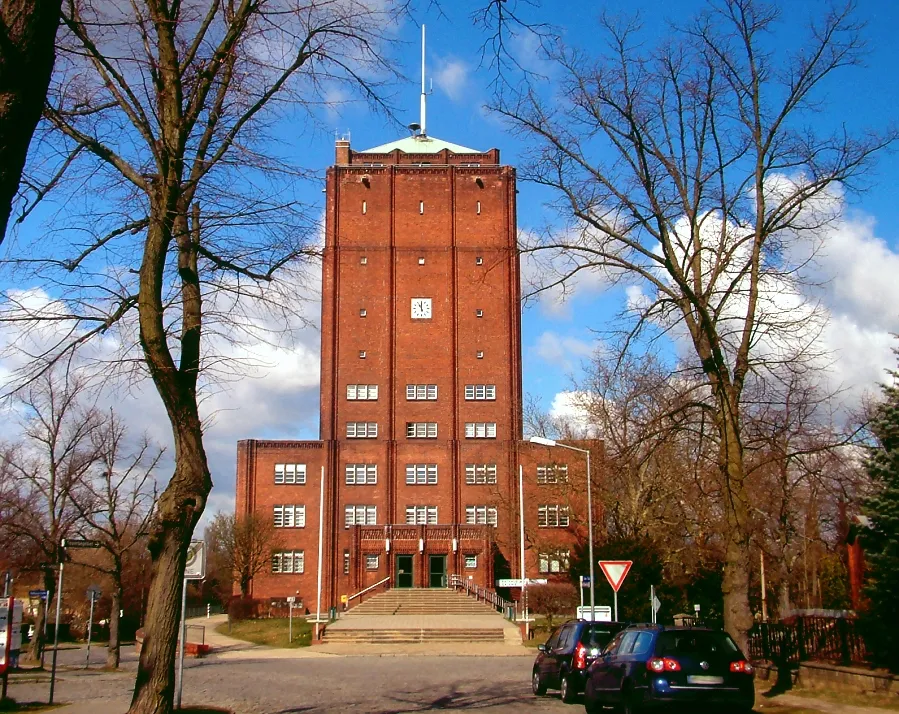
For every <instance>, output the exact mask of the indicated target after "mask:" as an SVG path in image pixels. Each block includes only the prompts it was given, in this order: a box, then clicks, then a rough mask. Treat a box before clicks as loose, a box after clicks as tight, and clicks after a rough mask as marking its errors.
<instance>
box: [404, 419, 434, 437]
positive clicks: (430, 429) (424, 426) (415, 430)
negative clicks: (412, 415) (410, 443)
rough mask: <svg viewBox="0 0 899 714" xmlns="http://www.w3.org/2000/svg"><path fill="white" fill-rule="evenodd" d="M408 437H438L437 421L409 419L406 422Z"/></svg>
mask: <svg viewBox="0 0 899 714" xmlns="http://www.w3.org/2000/svg"><path fill="white" fill-rule="evenodd" d="M406 437H407V438H409V439H436V438H437V422H436V421H409V422H406Z"/></svg>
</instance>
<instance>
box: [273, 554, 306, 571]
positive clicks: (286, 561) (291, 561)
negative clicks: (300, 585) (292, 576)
mask: <svg viewBox="0 0 899 714" xmlns="http://www.w3.org/2000/svg"><path fill="white" fill-rule="evenodd" d="M272 572H273V573H304V572H306V557H305V554H304V552H303V551H302V550H285V551H281V552H279V553H272Z"/></svg>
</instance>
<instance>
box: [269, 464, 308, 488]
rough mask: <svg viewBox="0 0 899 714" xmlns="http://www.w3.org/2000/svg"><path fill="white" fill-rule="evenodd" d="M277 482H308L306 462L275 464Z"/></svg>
mask: <svg viewBox="0 0 899 714" xmlns="http://www.w3.org/2000/svg"><path fill="white" fill-rule="evenodd" d="M275 483H276V484H304V483H306V464H275Z"/></svg>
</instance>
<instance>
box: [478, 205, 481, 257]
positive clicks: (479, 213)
mask: <svg viewBox="0 0 899 714" xmlns="http://www.w3.org/2000/svg"><path fill="white" fill-rule="evenodd" d="M478 215H479V216H480V215H481V202H480V201H478ZM478 260H480V258H478ZM478 265H480V263H478Z"/></svg>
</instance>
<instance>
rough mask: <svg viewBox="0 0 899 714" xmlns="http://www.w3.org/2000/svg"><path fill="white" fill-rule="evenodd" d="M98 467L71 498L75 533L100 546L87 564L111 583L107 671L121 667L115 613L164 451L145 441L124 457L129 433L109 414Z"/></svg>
mask: <svg viewBox="0 0 899 714" xmlns="http://www.w3.org/2000/svg"><path fill="white" fill-rule="evenodd" d="M93 444H94V449H95V453H96V454H97V458H98V463H97V465H96V467H95V468H94V469H93V470H92V472H91V473H89V474H85V476H84V477H83V478H82V479H81V481H80V482H79V483H78V484H76V486H75V488H74V489H73V492H72V499H73V503H74V506H75V508H76V509H77V511H78V514H79V516H80V521H81V523H80V524H79V528H80V529H82V530H83V534H84V536H85V537H87V538H91V539H94V540H98V541H99V542H100V544H101V547H102V549H103V551H105V555H106V556H107V557H106V558H103V559H101V560H98V562H96V563H85V564H86V565H87V566H88V567H91V568H93V569H94V570H97V571H99V572H101V573H105V574H106V575H108V576H109V577H110V579H111V581H112V597H111V600H112V602H111V605H110V615H109V648H108V650H107V654H106V666H107V667H112V668H113V669H117V668H118V666H119V650H120V638H119V611H120V609H121V607H122V596H123V593H124V590H125V582H124V578H125V572H126V568H127V566H128V564H129V560H130V559H134V558H135V557H136V556H137V557H139V554H138V553H137V552H136V551H138V550H144V549H145V548H146V542H147V531H148V528H149V525H150V519H151V518H152V516H153V506H154V504H155V502H156V482H155V480H154V469H155V468H156V467H157V465H158V464H159V460H160V458H161V457H162V454H163V452H164V450H163V449H162V448H160V447H157V446H154V445H153V444H152V443H151V442H150V440H149V438H147V437H146V436H144V437H143V438H142V439H141V440H140V441H139V442H138V443H137V444H136V446H135V447H134V449H133V450H132V451H128V450H127V449H128V445H127V429H126V427H125V424H124V423H123V422H122V420H121V419H120V418H119V417H118V416H117V415H116V414H115V412H112V411H111V412H110V414H109V417H108V418H107V419H106V420H105V421H104V423H103V424H102V426H100V428H98V429H97V430H96V431H95V432H94V434H93Z"/></svg>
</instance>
